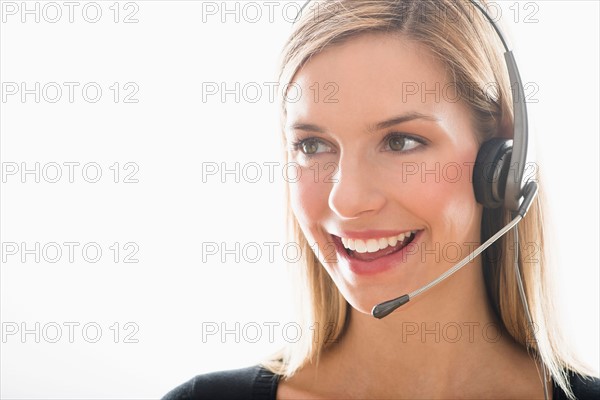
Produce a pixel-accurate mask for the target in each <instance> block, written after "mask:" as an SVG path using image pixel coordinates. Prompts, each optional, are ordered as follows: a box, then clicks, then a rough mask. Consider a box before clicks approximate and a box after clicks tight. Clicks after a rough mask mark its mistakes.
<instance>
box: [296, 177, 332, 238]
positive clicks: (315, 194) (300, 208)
mask: <svg viewBox="0 0 600 400" xmlns="http://www.w3.org/2000/svg"><path fill="white" fill-rule="evenodd" d="M319 172H321V173H322V171H318V170H316V169H310V168H304V167H299V168H297V176H296V178H295V179H289V181H288V185H289V191H290V203H291V206H292V210H293V212H294V215H296V218H298V222H299V223H300V225H301V226H302V228H303V229H305V230H306V229H310V228H311V226H312V225H314V224H315V223H317V222H318V221H320V220H322V219H323V218H324V216H325V215H326V214H327V208H328V199H329V192H330V190H331V185H330V184H327V183H324V182H320V181H319V178H320V175H321V174H320V173H319ZM321 180H322V179H321Z"/></svg>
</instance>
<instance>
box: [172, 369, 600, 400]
mask: <svg viewBox="0 0 600 400" xmlns="http://www.w3.org/2000/svg"><path fill="white" fill-rule="evenodd" d="M279 378H280V375H275V374H273V373H272V372H270V371H268V370H266V369H264V368H263V367H261V366H259V365H255V366H252V367H247V368H240V369H233V370H228V371H217V372H211V373H208V374H203V375H198V376H196V377H195V378H192V379H190V380H189V381H187V382H185V383H183V384H181V385H179V386H177V387H176V388H175V389H173V390H171V391H170V392H169V393H167V394H166V395H165V396H164V397H163V398H162V400H203V399H209V400H214V399H225V400H275V394H276V393H277V384H278V383H279ZM569 378H570V382H571V387H572V389H573V393H574V394H575V397H576V398H577V399H578V400H587V399H594V400H597V399H600V379H598V378H593V377H583V376H581V375H579V374H575V373H573V372H571V373H570V374H569ZM552 397H553V400H567V395H566V394H565V392H564V391H563V390H562V389H561V388H560V387H559V386H557V385H556V384H554V385H553V395H552Z"/></svg>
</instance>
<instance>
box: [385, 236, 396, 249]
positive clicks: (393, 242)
mask: <svg viewBox="0 0 600 400" xmlns="http://www.w3.org/2000/svg"><path fill="white" fill-rule="evenodd" d="M387 241H388V243H389V244H390V246H392V247H394V246H395V245H396V243H398V236H394V237H391V238H388V239H387Z"/></svg>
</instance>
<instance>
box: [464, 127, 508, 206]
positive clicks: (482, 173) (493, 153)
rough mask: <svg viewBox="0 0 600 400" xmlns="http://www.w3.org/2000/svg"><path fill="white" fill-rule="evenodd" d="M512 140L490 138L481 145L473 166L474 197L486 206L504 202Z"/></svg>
mask: <svg viewBox="0 0 600 400" xmlns="http://www.w3.org/2000/svg"><path fill="white" fill-rule="evenodd" d="M511 155H512V140H509V139H501V138H492V139H490V140H488V141H486V142H484V143H483V144H482V145H481V148H480V149H479V152H478V153H477V159H476V160H475V165H474V167H473V189H474V191H475V199H476V200H477V202H479V203H480V204H482V205H483V206H484V207H486V208H498V207H500V206H502V204H503V203H504V194H505V191H506V181H507V177H508V171H509V169H510V159H511Z"/></svg>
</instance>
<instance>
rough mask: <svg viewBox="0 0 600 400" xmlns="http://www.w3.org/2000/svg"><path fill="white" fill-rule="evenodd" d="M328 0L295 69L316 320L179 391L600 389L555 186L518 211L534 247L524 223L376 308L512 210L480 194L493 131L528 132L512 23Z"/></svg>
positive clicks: (375, 394) (398, 3)
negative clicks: (521, 128)
mask: <svg viewBox="0 0 600 400" xmlns="http://www.w3.org/2000/svg"><path fill="white" fill-rule="evenodd" d="M320 4H321V6H322V7H312V8H311V11H310V12H306V10H305V12H304V14H303V15H302V17H301V19H300V20H299V21H298V22H297V23H296V25H295V30H294V32H293V34H292V36H291V37H290V39H289V41H288V42H287V44H286V46H285V49H284V52H283V59H282V66H281V70H280V84H281V86H282V87H283V86H284V85H286V84H289V86H288V87H289V88H290V90H294V91H295V94H294V96H293V101H292V100H291V99H292V96H291V95H289V94H288V97H287V98H285V99H282V134H283V140H284V143H285V145H286V146H285V148H286V155H287V161H288V162H293V163H296V164H297V165H298V167H299V168H300V169H301V172H302V173H301V174H300V176H301V178H300V179H299V180H298V181H297V182H294V183H289V184H288V196H289V205H290V207H289V210H290V214H289V217H290V222H291V227H292V228H293V229H292V231H293V235H294V240H295V241H296V242H297V243H299V244H300V246H301V248H302V249H303V256H304V257H303V260H302V262H301V265H299V266H296V269H297V270H298V273H299V277H298V284H299V287H300V289H301V293H300V295H301V296H302V297H301V298H302V299H303V304H304V306H305V307H304V317H305V324H306V325H305V329H304V330H303V333H304V334H303V336H302V338H301V340H300V341H298V342H296V343H290V344H289V345H288V346H287V347H286V348H284V349H282V351H281V352H279V353H278V354H276V355H274V356H272V357H270V358H269V359H268V360H266V361H265V362H264V363H262V364H261V365H257V366H254V367H250V368H244V369H238V370H231V371H220V372H214V373H211V374H205V375H201V376H197V377H196V378H194V379H192V380H190V381H189V382H186V383H185V384H183V385H181V386H179V387H178V388H176V389H174V390H173V391H171V392H170V393H169V394H167V395H166V396H165V398H164V399H169V400H174V399H178V400H182V399H195V398H198V399H199V398H223V399H400V398H402V399H433V398H473V399H474V398H477V399H481V398H503V399H524V398H527V399H533V398H537V399H543V398H548V399H555V400H557V399H567V398H569V399H573V398H579V399H584V398H598V396H599V395H600V380H598V379H597V378H594V377H591V376H589V375H591V372H590V371H589V370H588V369H586V367H585V366H583V365H582V364H581V363H580V362H579V361H577V360H576V359H574V357H572V356H571V354H570V353H569V350H568V343H566V342H565V341H564V340H562V339H561V336H560V332H559V326H558V325H557V323H556V321H555V319H554V314H553V308H552V302H551V300H552V290H551V286H550V282H551V279H550V278H551V277H550V273H549V272H550V270H549V268H548V265H547V263H546V262H545V259H544V254H543V253H544V241H543V240H544V237H543V230H544V221H543V198H542V196H541V195H539V196H537V197H536V198H535V200H534V201H533V203H532V205H531V208H530V209H529V211H528V213H527V215H526V217H525V218H524V219H523V220H522V221H521V222H520V223H519V224H518V225H517V228H516V229H517V230H518V231H517V234H518V239H519V249H520V253H516V252H515V245H514V243H515V239H516V238H515V232H514V231H509V232H508V233H507V234H505V235H503V236H502V237H500V239H498V240H497V241H496V242H495V243H494V244H493V245H492V246H491V247H489V248H488V249H487V250H485V251H484V252H483V254H482V255H480V256H478V257H470V258H469V259H468V262H467V264H466V265H465V266H464V267H463V268H462V269H460V270H458V271H457V272H456V273H455V274H454V275H452V276H451V277H449V278H448V279H445V280H444V281H442V282H440V283H439V284H437V285H436V286H435V287H432V288H431V289H430V290H428V291H427V293H423V294H421V295H420V296H419V297H416V298H415V299H414V300H411V301H410V302H408V303H407V304H405V305H403V306H402V308H400V309H398V310H396V311H394V312H392V313H391V314H389V315H388V316H386V317H385V318H381V319H379V318H373V316H372V314H371V312H372V310H373V307H374V306H375V305H377V304H379V303H382V302H384V301H386V300H389V299H394V298H396V297H398V296H399V295H400V294H403V293H411V291H414V290H415V289H418V288H421V287H423V286H424V285H426V284H428V283H429V282H431V281H433V280H435V279H436V278H437V277H439V276H440V275H441V274H443V273H444V272H446V271H448V270H450V269H451V268H452V267H453V266H454V265H456V264H457V263H458V262H459V261H460V260H461V259H464V258H465V257H466V256H468V255H469V254H471V253H472V252H473V250H474V249H475V248H476V247H477V246H479V245H480V244H481V243H483V242H484V241H486V240H487V239H488V238H490V237H491V236H492V235H494V234H495V233H496V232H498V231H499V230H500V229H501V228H502V227H504V226H505V225H506V224H507V223H508V222H509V221H510V220H511V219H512V217H513V215H512V214H511V212H510V210H508V209H506V207H504V206H503V205H502V204H500V206H499V207H495V208H491V207H484V206H483V205H482V204H481V202H480V201H478V200H480V199H479V198H478V195H477V193H476V191H477V190H476V189H474V182H473V179H472V178H473V165H474V164H475V161H476V159H477V157H478V154H479V152H480V149H481V147H482V144H484V143H486V142H488V141H489V139H491V138H503V139H512V138H513V135H514V132H515V128H514V126H515V125H516V123H514V122H513V120H514V115H515V110H514V109H513V108H514V104H517V103H514V102H513V94H514V93H513V92H512V91H511V79H510V78H509V74H508V72H507V63H506V62H505V60H504V58H503V53H504V47H503V44H502V40H501V36H500V33H499V32H496V31H495V28H494V25H493V24H492V23H491V21H489V20H488V19H487V18H486V16H485V15H484V14H483V12H482V10H480V9H478V8H477V7H476V5H475V3H474V2H472V1H465V0H418V1H409V0H376V1H366V0H365V1H355V0H341V1H334V2H331V4H330V6H328V7H325V6H323V5H324V3H323V2H321V3H320ZM299 93H300V94H301V95H300V96H298V94H299ZM517 122H520V121H517ZM515 145H516V140H515ZM513 151H514V149H513ZM495 178H497V179H500V180H505V181H506V180H507V179H510V177H509V176H506V173H504V174H501V176H497V177H495ZM540 188H541V189H540V191H541V190H543V184H540ZM504 189H505V187H504V186H502V185H500V189H498V190H499V191H504ZM502 194H503V193H500V194H499V195H500V196H502ZM515 257H516V258H517V260H518V267H519V269H518V271H520V272H519V273H520V274H521V275H520V276H521V278H522V287H523V295H524V297H525V299H526V304H523V302H522V297H521V295H520V292H519V287H520V286H519V284H520V282H519V280H518V279H517V278H516V275H515V269H514V267H513V262H514V258H515ZM525 306H526V307H525ZM528 312H529V313H530V316H531V321H532V323H533V325H531V323H530V322H529V319H528V317H527V314H528ZM532 331H533V333H532Z"/></svg>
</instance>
